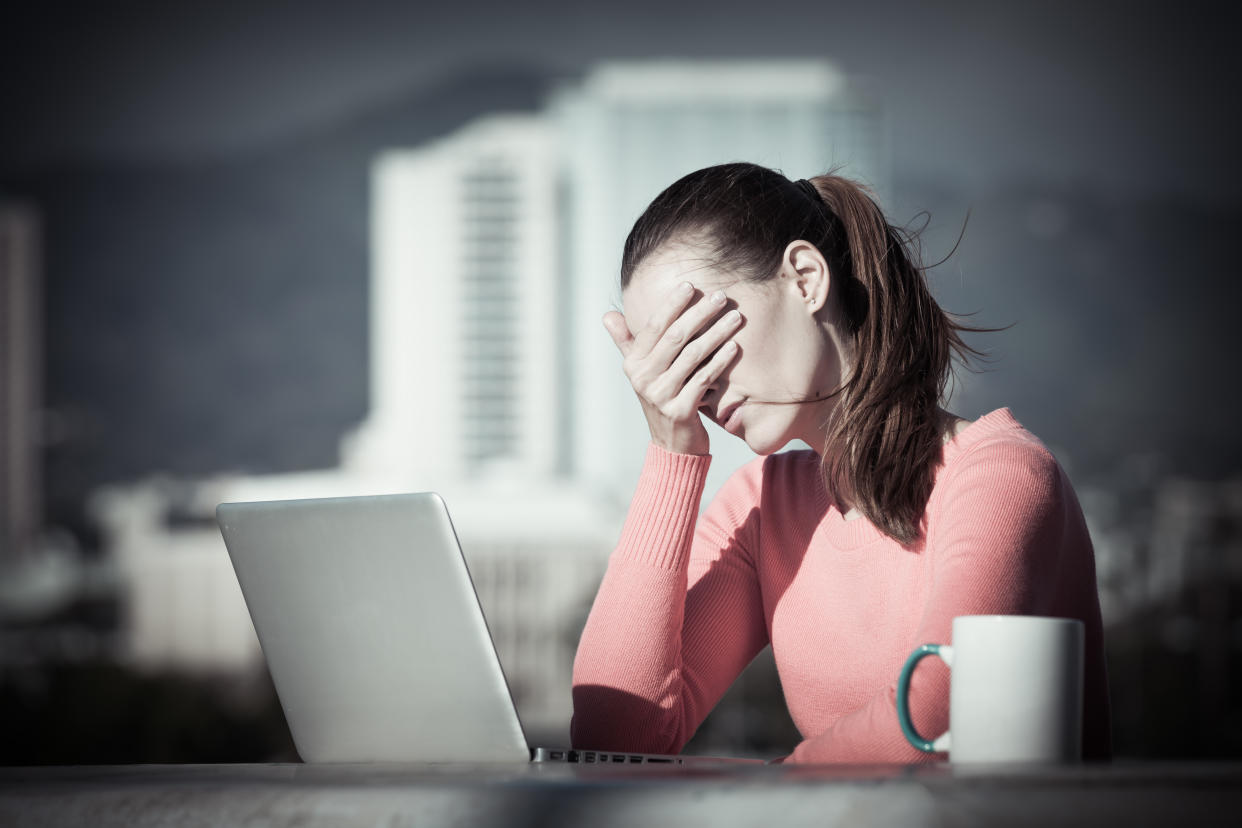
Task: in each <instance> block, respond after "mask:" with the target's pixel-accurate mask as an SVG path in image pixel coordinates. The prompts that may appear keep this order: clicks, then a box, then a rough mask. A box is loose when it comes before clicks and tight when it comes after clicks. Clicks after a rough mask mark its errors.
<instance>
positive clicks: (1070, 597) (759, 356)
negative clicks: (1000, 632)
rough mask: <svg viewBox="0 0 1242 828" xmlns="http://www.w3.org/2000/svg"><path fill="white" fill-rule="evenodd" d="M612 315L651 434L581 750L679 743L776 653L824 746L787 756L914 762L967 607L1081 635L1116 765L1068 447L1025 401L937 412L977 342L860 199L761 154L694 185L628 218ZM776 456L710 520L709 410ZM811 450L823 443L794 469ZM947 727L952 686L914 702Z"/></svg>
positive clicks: (929, 730)
mask: <svg viewBox="0 0 1242 828" xmlns="http://www.w3.org/2000/svg"><path fill="white" fill-rule="evenodd" d="M621 287H622V299H623V310H624V313H617V312H615V311H614V312H611V313H609V314H607V315H606V316H605V317H604V325H605V327H606V328H607V330H608V332H609V334H610V335H611V336H612V338H613V340H614V342H615V343H616V345H617V347H618V349H619V350H620V351H621V354H622V356H623V365H624V370H625V373H626V375H627V376H628V377H629V380H630V382H631V384H632V385H633V387H634V390H635V392H636V393H637V396H638V399H639V402H640V403H641V406H642V411H643V414H644V415H645V416H646V419H647V423H648V426H649V427H650V431H651V442H650V444H649V446H648V448H647V456H646V461H645V463H644V466H643V470H642V473H641V475H640V477H639V481H638V486H637V491H636V493H635V495H634V499H633V501H632V503H631V506H630V511H629V514H628V517H627V519H626V522H625V526H624V529H623V530H622V534H621V538H620V541H619V543H618V545H617V548H616V551H615V552H614V553H613V555H612V558H611V559H610V562H609V565H608V569H607V572H606V574H605V576H604V580H603V583H602V584H601V586H600V590H599V594H598V596H597V597H596V599H595V604H594V606H593V607H592V610H591V614H590V617H589V618H588V621H587V624H586V628H585V630H584V631H583V634H582V640H581V642H580V644H579V648H578V655H577V659H576V661H575V665H574V719H573V725H572V738H573V742H574V744H575V745H580V746H585V747H591V748H596V749H615V750H630V751H645V752H657V753H675V752H678V751H680V750H681V749H682V747H683V746H684V745H685V744H686V742H687V741H688V740H689V739H690V737H691V736H692V735H693V734H694V732H695V730H696V729H697V728H698V726H699V724H700V723H701V722H702V721H703V719H704V718H705V717H706V716H707V714H708V713H709V712H710V711H711V709H712V707H713V706H714V705H715V704H716V702H717V701H719V699H720V697H721V696H722V695H723V694H724V692H725V690H726V689H728V687H729V685H730V684H731V683H732V682H733V680H734V679H735V678H736V677H737V676H738V674H739V673H740V672H741V671H742V669H743V668H744V667H745V666H746V665H747V664H748V663H749V662H750V661H751V660H752V659H753V658H754V657H755V655H756V654H758V652H759V651H760V650H761V649H762V648H763V647H764V646H765V645H768V644H771V646H772V650H773V654H774V656H775V661H776V665H777V669H778V671H779V674H780V679H781V685H782V688H783V689H784V692H785V700H786V703H787V705H788V707H789V712H790V714H791V716H792V718H793V721H794V723H795V724H796V725H797V727H798V729H799V731H800V732H801V734H802V737H803V740H804V741H802V743H801V744H799V745H798V746H797V749H796V750H795V751H794V752H793V754H792V755H791V756H790V757H788V760H787V761H806V762H913V761H920V760H924V759H927V758H935V757H931V756H928V755H927V754H923V753H920V752H919V751H917V750H916V749H915V748H913V747H912V746H911V745H910V744H909V743H908V742H907V741H906V739H905V738H904V737H903V735H902V730H901V727H900V726H899V724H898V717H897V708H896V683H897V677H898V675H899V673H900V671H901V668H902V664H903V662H904V660H905V658H906V656H907V655H908V654H909V653H910V651H911V650H912V649H914V648H915V647H916V646H918V645H919V644H922V643H924V642H932V641H949V640H950V628H951V624H952V620H953V618H954V617H956V616H959V615H980V614H1007V615H1048V616H1061V617H1068V618H1078V619H1081V620H1082V621H1083V622H1084V624H1085V628H1086V687H1085V695H1084V729H1083V755H1084V757H1085V758H1088V759H1093V758H1094V759H1098V758H1104V757H1107V756H1108V755H1109V753H1110V736H1109V710H1108V687H1107V677H1106V674H1105V666H1104V645H1103V633H1102V628H1101V623H1100V611H1099V601H1098V597H1097V593H1096V579H1095V564H1094V558H1093V553H1092V546H1091V540H1090V537H1089V536H1088V534H1087V529H1086V525H1085V522H1084V520H1083V516H1082V512H1081V509H1080V508H1079V505H1078V501H1077V498H1076V497H1075V495H1074V491H1073V489H1072V488H1071V486H1070V483H1069V481H1068V479H1067V478H1066V476H1065V474H1064V472H1063V471H1062V470H1061V468H1060V466H1059V465H1058V464H1057V461H1056V460H1055V459H1054V458H1053V456H1052V455H1051V454H1050V453H1049V452H1048V450H1047V449H1046V448H1045V447H1044V446H1043V445H1042V444H1041V443H1040V442H1039V441H1038V440H1037V439H1036V438H1035V437H1034V436H1032V435H1031V434H1030V433H1029V432H1027V431H1026V430H1025V429H1024V428H1023V427H1022V426H1021V425H1020V424H1019V423H1018V422H1017V421H1016V420H1015V419H1014V417H1013V415H1012V414H1011V413H1010V412H1009V411H1008V410H1007V409H1000V410H998V411H994V412H992V413H990V414H987V415H985V416H983V417H981V418H979V419H978V420H975V421H974V422H967V421H965V420H963V419H961V418H959V417H956V416H954V415H952V414H950V413H949V412H947V411H945V410H944V409H943V408H942V407H941V404H942V401H943V397H944V392H945V388H946V384H947V381H948V378H949V375H950V368H951V366H950V360H951V358H952V356H953V355H954V354H955V353H956V354H957V355H958V356H960V357H966V356H967V355H968V354H969V353H970V349H969V348H968V347H967V346H966V345H965V344H964V342H963V341H962V339H961V338H960V335H959V334H960V332H961V331H963V330H964V328H963V327H962V326H960V325H958V324H957V323H956V322H954V320H953V319H952V318H951V317H950V316H948V315H947V314H946V313H945V312H943V311H942V310H941V309H940V307H939V306H938V305H937V304H936V302H935V300H934V299H933V298H932V296H931V294H930V292H929V291H928V288H927V285H926V281H925V279H924V275H923V270H922V267H921V266H920V264H919V262H918V261H917V259H916V257H915V254H914V251H913V250H912V248H911V245H910V244H909V243H908V241H907V240H906V238H905V237H904V236H903V235H901V233H900V232H899V231H898V230H896V229H895V228H893V227H892V226H890V225H889V224H888V222H887V221H886V219H885V218H884V216H883V214H882V213H881V211H880V210H879V208H878V207H877V206H876V205H875V203H874V202H873V201H872V200H871V199H870V198H869V197H868V196H867V195H866V193H865V192H864V191H863V190H862V189H861V188H859V187H858V186H857V185H855V184H854V183H852V182H850V181H848V180H846V179H844V178H840V177H837V176H832V175H825V176H819V177H817V178H815V179H813V180H811V181H805V180H803V181H797V182H793V181H790V180H788V179H787V178H785V177H784V176H782V175H781V174H779V173H777V172H774V171H772V170H769V169H766V168H763V167H759V166H756V165H753V164H727V165H722V166H717V167H710V168H707V169H704V170H700V171H698V172H695V173H692V174H690V175H688V176H686V177H684V178H682V179H681V180H679V181H677V182H676V183H674V184H673V185H672V186H671V187H669V188H668V189H667V190H665V191H664V192H663V193H661V194H660V195H659V196H658V197H657V198H656V199H655V201H654V202H652V204H651V205H650V206H649V207H648V208H647V210H646V211H645V212H644V213H643V215H642V216H641V217H640V218H639V219H638V221H637V223H636V224H635V225H634V228H633V230H632V231H631V232H630V236H629V238H628V240H627V241H626V245H625V253H624V257H623V261H622V264H621ZM704 416H706V417H708V418H709V419H711V420H713V421H714V422H716V423H717V424H719V425H720V426H722V427H723V428H724V429H725V430H726V431H728V432H729V433H730V434H732V435H734V436H736V437H738V438H740V439H742V440H744V441H745V442H746V444H747V445H748V446H749V447H750V448H751V449H752V450H753V451H755V453H756V454H759V455H761V457H758V458H756V459H755V460H754V461H753V462H751V463H749V464H747V465H745V466H743V467H742V468H741V469H740V470H738V471H737V472H735V473H734V474H733V476H732V477H731V478H730V479H729V480H728V482H726V484H725V485H724V486H723V487H722V489H721V490H720V492H719V494H717V496H716V497H715V498H714V499H713V500H712V502H711V503H710V505H709V506H708V507H707V509H706V510H704V511H703V513H702V515H701V516H700V513H699V512H700V499H701V497H702V492H703V485H704V480H705V478H706V475H707V470H708V466H709V464H710V463H711V455H710V453H709V451H710V446H709V438H708V433H707V430H706V429H705V428H704V425H703V422H702V419H701V418H702V417H704ZM792 440H802V441H804V442H805V443H806V444H807V445H809V446H811V447H812V449H813V451H805V450H803V451H789V452H783V453H777V452H779V450H780V449H781V448H783V447H784V446H785V445H786V444H788V443H789V442H790V441H792ZM909 703H910V709H911V715H912V718H913V723H914V725H915V726H916V728H917V729H918V731H919V732H920V733H925V734H938V733H942V732H943V731H944V730H946V729H947V726H948V710H949V676H948V670H947V668H945V667H944V665H943V664H941V663H939V662H938V661H937V660H934V659H929V660H926V661H924V662H923V663H922V664H921V666H920V667H919V669H918V670H917V671H916V672H915V674H914V679H913V681H912V684H911V688H910V692H909Z"/></svg>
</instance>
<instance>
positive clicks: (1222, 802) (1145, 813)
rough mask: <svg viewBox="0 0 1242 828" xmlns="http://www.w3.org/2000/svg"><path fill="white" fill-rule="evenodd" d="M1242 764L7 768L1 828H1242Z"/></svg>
mask: <svg viewBox="0 0 1242 828" xmlns="http://www.w3.org/2000/svg"><path fill="white" fill-rule="evenodd" d="M1240 815H1242V764H1232V763H1231V764H1208V763H1184V764H1183V763H1170V764H1145V763H1124V762H1119V763H1114V764H1112V765H1086V766H1082V767H1074V768H1051V769H1022V770H1015V769H1010V770H999V769H996V768H990V769H989V768H977V769H964V768H960V767H958V768H955V767H952V766H949V765H932V766H917V767H905V766H884V765H877V766H846V767H829V766H818V767H801V766H788V767H781V766H763V765H759V766H754V765H745V766H719V767H717V766H712V767H695V768H664V767H652V766H594V765H577V766H568V765H544V766H538V765H529V766H528V765H520V766H473V767H461V766H435V765H432V766H428V765H420V766H411V765H299V764H288V765H131V766H109V767H76V768H0V825H3V826H25V825H30V826H36V825H37V826H59V825H74V826H79V825H91V826H113V825H115V826H125V828H143V827H144V826H154V825H178V826H198V825H202V826H218V825H219V826H225V825H239V826H272V827H273V828H278V827H279V826H294V825H296V826H355V825H357V826H362V825H365V826H377V825H382V826H406V825H410V826H413V825H419V826H422V825H462V826H478V825H513V826H535V825H572V826H576V827H577V828H601V827H602V826H612V825H640V826H678V828H682V826H711V828H719V826H724V825H760V826H773V827H775V826H788V825H816V826H832V825H850V826H856V825H900V826H919V825H934V826H953V825H998V826H1001V825H1003V826H1006V827H1007V828H1008V826H1023V825H1039V826H1044V825H1055V826H1063V825H1090V826H1098V825H1124V826H1125V828H1135V827H1136V826H1143V825H1177V826H1189V825H1238V824H1239V823H1240V822H1242V816H1240Z"/></svg>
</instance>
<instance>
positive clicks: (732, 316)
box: [725, 308, 742, 322]
mask: <svg viewBox="0 0 1242 828" xmlns="http://www.w3.org/2000/svg"><path fill="white" fill-rule="evenodd" d="M725 319H727V320H729V321H730V322H740V321H741V319H742V312H741V311H739V310H738V309H737V308H734V309H733V310H731V311H729V312H728V313H726V314H725Z"/></svg>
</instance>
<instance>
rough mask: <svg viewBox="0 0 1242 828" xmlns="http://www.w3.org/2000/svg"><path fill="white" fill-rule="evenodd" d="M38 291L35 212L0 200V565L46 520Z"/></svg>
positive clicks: (31, 540) (16, 559)
mask: <svg viewBox="0 0 1242 828" xmlns="http://www.w3.org/2000/svg"><path fill="white" fill-rule="evenodd" d="M41 295H42V277H41V269H40V261H39V230H38V222H37V220H36V218H35V215H34V214H33V213H32V212H31V211H29V210H26V209H22V208H20V207H16V206H12V205H0V571H2V570H4V569H7V568H9V567H15V566H17V565H18V564H20V563H21V562H22V561H23V560H24V559H25V558H26V557H27V556H29V555H30V554H32V552H33V550H34V546H35V540H36V537H37V534H38V532H39V529H40V523H41V518H42V516H41V511H42V510H41V503H40V498H41V494H42V474H41V464H40V458H39V431H38V417H39V414H40V409H41V406H42V404H41V390H40V387H41V384H42V376H43V357H42V342H43V325H42V322H43V308H42V303H41V300H40V297H41Z"/></svg>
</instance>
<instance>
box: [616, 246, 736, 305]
mask: <svg viewBox="0 0 1242 828" xmlns="http://www.w3.org/2000/svg"><path fill="white" fill-rule="evenodd" d="M739 281H740V280H739V279H738V278H737V277H736V276H735V275H733V274H730V273H724V272H721V271H720V270H719V269H717V268H716V267H715V265H714V264H713V263H712V262H711V261H710V260H709V259H708V257H707V256H705V255H704V254H703V252H702V251H701V250H698V249H695V248H694V247H691V246H689V245H682V244H677V245H668V246H666V247H663V248H661V249H660V250H658V251H656V252H655V253H653V254H651V255H650V256H648V257H647V258H646V259H645V260H643V262H642V264H640V265H639V266H638V267H637V268H635V270H634V275H633V276H632V277H631V279H630V284H629V285H628V286H627V287H626V288H625V290H624V291H622V293H621V301H622V302H623V303H624V305H625V308H626V315H627V316H628V315H629V314H630V313H631V312H639V313H640V314H648V313H649V312H650V311H651V310H654V309H655V308H656V307H657V306H658V305H659V304H661V303H662V302H663V301H664V300H665V299H666V298H667V297H668V295H669V294H670V293H671V292H672V291H673V289H674V288H675V287H677V286H678V285H680V284H681V283H682V282H689V283H690V284H692V285H694V286H695V287H696V288H698V289H699V290H701V291H704V292H707V291H710V290H718V289H721V288H726V289H727V288H728V287H729V286H731V285H735V284H737V283H738V282H739Z"/></svg>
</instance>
